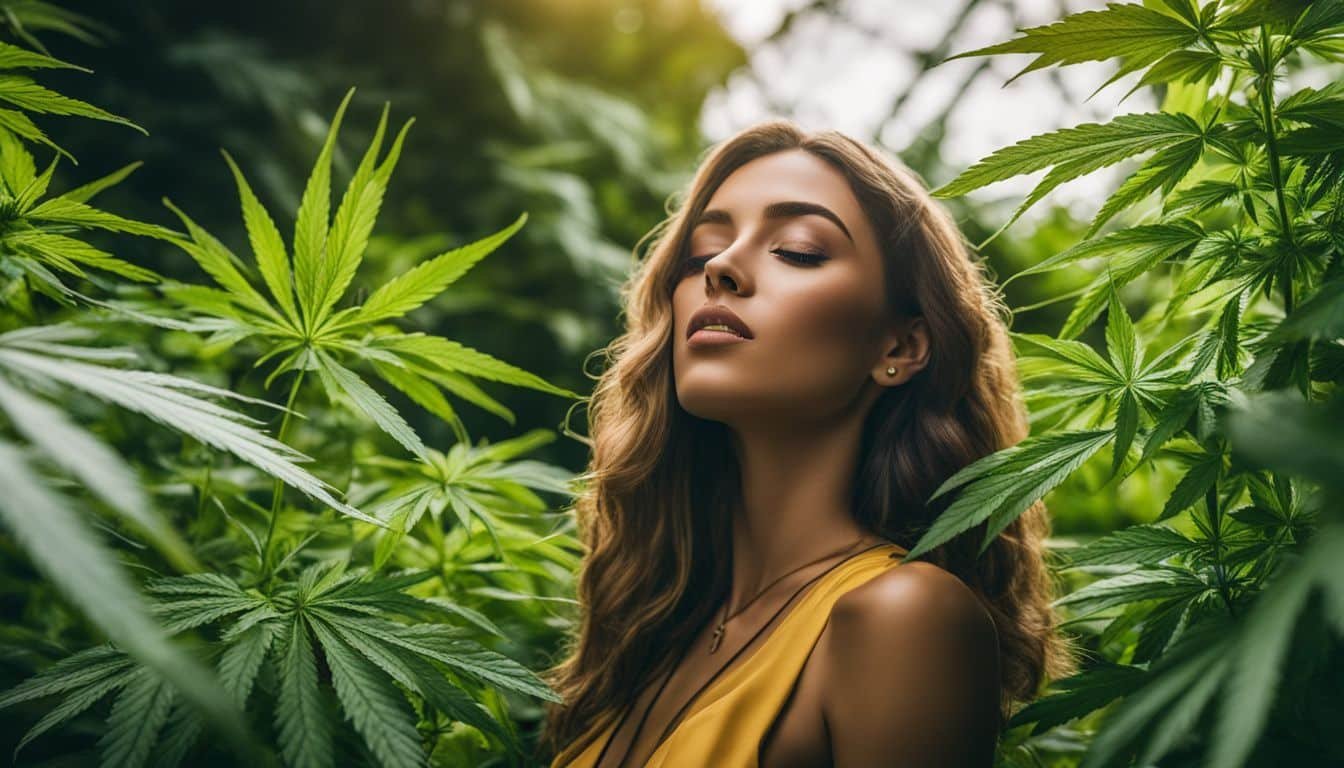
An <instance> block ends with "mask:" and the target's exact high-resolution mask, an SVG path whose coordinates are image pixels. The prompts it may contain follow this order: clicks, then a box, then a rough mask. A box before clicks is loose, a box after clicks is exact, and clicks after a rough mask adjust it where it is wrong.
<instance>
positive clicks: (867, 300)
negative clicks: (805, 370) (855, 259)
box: [768, 276, 879, 377]
mask: <svg viewBox="0 0 1344 768" xmlns="http://www.w3.org/2000/svg"><path fill="white" fill-rule="evenodd" d="M870 291H871V288H870V286H869V285H867V284H866V282H865V281H863V280H860V279H858V278H857V277H856V276H844V278H843V279H841V278H837V279H834V280H826V281H820V280H813V281H811V282H810V283H809V284H806V285H799V286H798V287H797V288H794V289H792V290H788V289H787V287H781V290H780V293H779V296H778V299H779V301H778V303H777V304H776V307H778V311H772V312H770V313H769V314H770V319H771V323H770V325H769V328H768V330H769V332H770V342H771V343H770V344H769V346H770V347H771V349H772V353H773V354H778V355H781V356H784V357H788V358H792V359H793V360H794V361H796V362H797V363H799V364H801V365H807V366H809V367H812V368H815V369H818V370H817V373H818V374H821V375H822V376H827V373H826V371H824V370H821V369H825V368H830V372H829V376H830V377H834V376H837V375H850V374H852V373H854V372H855V370H856V369H858V370H859V371H862V370H863V369H865V368H866V367H867V366H868V364H869V360H868V359H867V358H868V357H870V356H871V355H872V354H873V341H874V339H873V330H874V328H875V317H876V315H877V311H878V306H879V305H878V297H876V296H872V295H870Z"/></svg>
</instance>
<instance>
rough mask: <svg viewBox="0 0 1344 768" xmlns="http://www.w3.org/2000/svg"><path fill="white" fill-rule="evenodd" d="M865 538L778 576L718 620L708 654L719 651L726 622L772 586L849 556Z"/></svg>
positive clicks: (862, 537) (725, 607)
mask: <svg viewBox="0 0 1344 768" xmlns="http://www.w3.org/2000/svg"><path fill="white" fill-rule="evenodd" d="M867 537H868V534H866V533H865V534H864V535H862V536H860V537H859V538H858V540H857V541H855V542H854V543H853V544H850V545H849V546H848V547H846V548H845V549H843V550H841V551H840V552H832V553H831V554H829V555H825V556H823V557H819V558H817V559H816V560H813V561H811V562H809V563H803V564H802V565H800V566H798V567H797V568H794V569H793V570H791V571H789V572H788V573H786V574H784V575H783V576H780V577H779V578H778V579H775V580H774V581H772V582H770V583H769V584H766V585H765V586H764V587H763V588H762V589H761V590H760V591H759V592H757V593H756V594H755V595H753V596H752V598H751V599H750V600H748V601H747V602H746V603H745V604H744V605H743V606H742V607H741V608H738V609H737V610H736V611H733V615H732V616H725V617H723V618H722V619H720V620H719V623H718V625H717V626H715V627H714V641H713V642H712V643H710V644H709V652H710V653H714V652H715V651H717V650H719V643H720V642H721V641H722V640H723V634H724V625H726V624H727V623H728V622H730V621H732V620H733V619H734V618H736V617H737V615H738V614H739V613H741V612H743V611H745V610H747V609H748V608H750V607H751V604H752V603H754V602H756V600H757V599H758V598H760V596H761V595H764V594H765V593H766V592H767V591H768V590H769V589H770V588H771V587H773V586H775V585H776V584H778V583H779V582H780V581H781V580H782V579H784V578H785V577H787V576H792V575H793V574H795V573H797V572H799V571H801V570H802V569H804V568H806V567H808V566H809V565H816V564H817V563H820V562H821V561H823V560H829V559H831V558H832V557H835V556H837V555H847V554H849V553H850V552H852V551H853V550H854V548H855V547H857V546H859V545H860V544H862V543H863V540H864V539H866V538H867ZM723 609H724V612H725V613H726V612H727V610H728V603H727V602H724V604H723Z"/></svg>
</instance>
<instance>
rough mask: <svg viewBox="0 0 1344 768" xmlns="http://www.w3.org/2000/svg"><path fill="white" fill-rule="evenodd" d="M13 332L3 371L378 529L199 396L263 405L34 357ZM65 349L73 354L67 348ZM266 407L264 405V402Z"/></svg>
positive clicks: (2, 337) (292, 457)
mask: <svg viewBox="0 0 1344 768" xmlns="http://www.w3.org/2000/svg"><path fill="white" fill-rule="evenodd" d="M15 333H16V332H11V333H7V334H0V370H4V369H9V370H11V371H14V372H15V373H17V374H19V375H21V376H23V377H24V378H27V379H29V380H31V381H33V382H34V383H35V384H37V385H42V384H44V383H45V384H49V383H50V382H53V381H55V382H60V383H63V384H66V385H68V386H71V387H74V388H75V389H78V390H80V391H83V392H86V393H88V394H90V395H93V396H94V397H97V398H99V399H101V400H105V401H107V402H111V403H115V404H117V405H119V406H121V407H123V408H126V409H128V410H132V411H135V412H137V413H141V414H144V415H146V416H148V417H150V418H152V419H154V420H155V421H158V422H160V423H163V424H165V425H167V426H169V427H172V428H174V429H176V430H178V431H180V432H183V433H185V434H187V435H190V436H191V437H193V438H195V439H197V440H199V441H201V442H202V443H205V444H207V445H209V446H212V447H214V448H217V449H220V450H225V451H228V452H230V453H232V454H234V455H235V456H238V457H239V458H240V459H242V460H244V461H246V462H248V463H249V464H252V465H253V466H255V467H257V468H258V469H260V470H262V471H263V472H265V473H267V474H268V475H270V476H272V477H275V478H277V479H279V480H282V481H283V482H284V483H285V484H287V485H289V486H291V487H294V488H296V489H298V490H300V491H302V492H303V493H305V494H307V495H308V496H310V497H312V498H314V499H317V500H318V501H321V502H323V503H324V504H326V505H327V506H329V507H332V508H333V509H335V510H337V511H338V512H341V513H343V514H346V515H349V516H350V517H354V518H356V519H359V520H363V521H365V522H369V523H373V524H374V525H381V523H380V522H378V521H377V520H374V519H372V518H369V517H368V516H367V515H365V514H364V513H363V512H360V511H359V510H357V509H355V508H354V507H351V506H349V505H348V504H344V503H342V502H340V501H337V500H336V498H335V497H333V496H332V495H331V493H330V491H329V486H328V485H327V484H326V483H324V482H323V481H321V480H319V479H318V478H317V477H314V476H313V475H311V474H309V473H308V472H306V471H304V470H303V469H302V468H300V467H299V466H298V465H297V464H295V463H294V462H295V461H307V460H308V457H306V456H304V455H303V454H301V453H298V452H297V451H295V450H294V449H292V448H290V447H289V446H287V445H285V444H284V443H281V442H279V441H278V440H275V439H273V438H271V437H269V436H267V435H265V434H263V433H261V432H258V431H257V430H255V429H252V428H250V427H248V426H246V425H245V424H241V423H239V422H241V421H255V420H254V419H251V418H250V417H247V416H245V415H243V414H240V413H237V412H234V411H230V410H229V409H227V408H224V407H222V406H219V405H217V404H215V403H213V402H211V401H209V400H206V399H204V398H200V397H195V396H193V395H191V394H188V393H191V392H199V393H202V394H205V395H208V396H212V397H228V398H232V399H236V400H245V401H248V402H259V403H260V402H264V401H258V400H255V399H254V398H248V397H245V396H243V395H238V394H236V393H234V392H231V391H229V390H226V389H220V388H218V387H211V386H208V385H205V384H201V383H199V382H195V381H192V380H190V379H184V378H181V377H177V376H171V375H168V374H161V373H150V372H147V371H124V370H119V369H116V368H109V367H106V366H101V365H90V364H88V363H83V362H78V361H75V360H67V359H57V358H52V357H45V356H42V355H36V354H33V353H31V352H28V351H24V350H22V349H19V348H13V347H15V345H14V344H13V343H12V342H11V343H10V344H8V345H7V344H6V341H7V340H11V339H13V338H15ZM69 349H74V350H78V348H75V347H71V348H69ZM267 405H269V403H267Z"/></svg>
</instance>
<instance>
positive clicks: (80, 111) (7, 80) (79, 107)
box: [0, 75, 149, 136]
mask: <svg viewBox="0 0 1344 768" xmlns="http://www.w3.org/2000/svg"><path fill="white" fill-rule="evenodd" d="M0 101H7V102H9V103H10V104H13V105H14V106H16V107H18V108H20V109H26V110H28V111H29V112H37V113H39V114H51V115H75V116H78V117H91V118H93V119H95V120H106V121H108V122H112V123H120V124H121V125H125V126H129V127H131V128H134V129H136V130H137V131H139V132H141V133H143V134H145V135H146V136H148V135H149V132H148V131H146V130H145V129H144V128H141V127H140V126H138V125H136V124H135V123H133V122H131V121H130V120H127V119H126V118H124V117H118V116H117V115H114V114H112V113H111V112H107V111H104V110H101V109H99V108H98V107H95V106H93V105H92V104H86V103H84V102H82V101H80V100H78V99H72V98H69V97H67V96H62V95H61V94H59V93H56V92H55V91H51V90H48V89H46V88H43V87H42V86H40V85H38V84H37V83H35V82H33V80H32V78H29V77H24V76H22V75H0Z"/></svg>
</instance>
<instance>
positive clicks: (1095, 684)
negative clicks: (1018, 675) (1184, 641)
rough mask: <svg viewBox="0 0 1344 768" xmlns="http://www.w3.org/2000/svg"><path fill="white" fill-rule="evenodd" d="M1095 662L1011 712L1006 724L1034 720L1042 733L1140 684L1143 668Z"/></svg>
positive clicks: (1009, 725) (1142, 678) (1025, 722)
mask: <svg viewBox="0 0 1344 768" xmlns="http://www.w3.org/2000/svg"><path fill="white" fill-rule="evenodd" d="M1095 664H1096V665H1095V666H1093V667H1091V668H1089V669H1086V670H1084V671H1082V672H1080V673H1078V674H1076V675H1074V676H1072V677H1067V678H1064V679H1063V680H1058V681H1056V682H1054V683H1053V684H1052V685H1051V689H1050V693H1049V694H1048V695H1046V696H1045V697H1043V698H1041V699H1038V700H1036V701H1034V702H1032V703H1031V704H1029V705H1027V706H1026V707H1023V708H1022V709H1021V710H1020V711H1019V712H1017V713H1016V714H1015V715H1013V717H1012V720H1011V721H1010V722H1009V723H1008V727H1010V728H1015V727H1017V726H1019V725H1025V724H1027V723H1034V725H1033V727H1032V729H1031V732H1032V733H1042V732H1044V731H1046V730H1049V729H1051V728H1054V727H1055V726H1057V725H1062V724H1064V723H1066V722H1068V721H1070V720H1073V719H1074V718H1078V717H1082V716H1083V715H1086V714H1088V713H1090V712H1093V711H1095V710H1097V709H1100V708H1101V707H1104V706H1106V705H1107V704H1109V703H1111V702H1112V701H1114V700H1116V699H1118V698H1121V697H1124V696H1127V695H1129V694H1130V693H1131V692H1133V691H1134V690H1135V689H1136V688H1138V687H1139V686H1140V685H1142V684H1143V680H1144V674H1145V673H1144V670H1142V669H1140V668H1139V667H1131V666H1126V665H1124V664H1112V663H1111V662H1109V661H1106V660H1105V659H1100V660H1098V661H1097V662H1096V663H1095Z"/></svg>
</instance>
